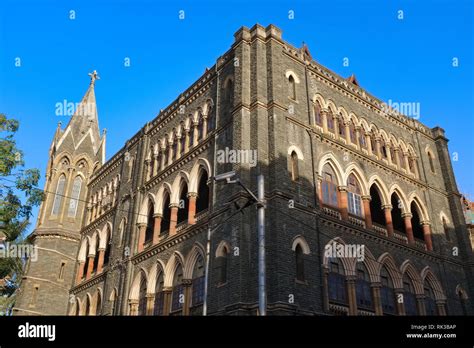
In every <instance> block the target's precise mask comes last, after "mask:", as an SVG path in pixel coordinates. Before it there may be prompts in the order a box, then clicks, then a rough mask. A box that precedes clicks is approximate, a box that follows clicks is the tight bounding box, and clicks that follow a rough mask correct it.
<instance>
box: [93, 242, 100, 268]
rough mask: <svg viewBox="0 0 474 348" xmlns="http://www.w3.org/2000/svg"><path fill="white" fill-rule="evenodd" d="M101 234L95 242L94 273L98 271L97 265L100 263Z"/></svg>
mask: <svg viewBox="0 0 474 348" xmlns="http://www.w3.org/2000/svg"><path fill="white" fill-rule="evenodd" d="M98 249H99V236H98V235H97V236H96V242H95V255H94V264H93V266H92V273H95V272H96V271H97V266H98V265H99V250H98Z"/></svg>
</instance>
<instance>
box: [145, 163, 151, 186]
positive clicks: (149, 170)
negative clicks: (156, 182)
mask: <svg viewBox="0 0 474 348" xmlns="http://www.w3.org/2000/svg"><path fill="white" fill-rule="evenodd" d="M150 163H151V160H150V159H146V160H145V171H146V181H148V180H150V179H151V176H152V173H151V166H150Z"/></svg>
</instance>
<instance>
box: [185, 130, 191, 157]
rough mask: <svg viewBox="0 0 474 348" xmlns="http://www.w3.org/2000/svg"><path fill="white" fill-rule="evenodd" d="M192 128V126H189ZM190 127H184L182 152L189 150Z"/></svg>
mask: <svg viewBox="0 0 474 348" xmlns="http://www.w3.org/2000/svg"><path fill="white" fill-rule="evenodd" d="M191 129H192V127H191ZM191 129H185V130H184V132H185V139H184V152H188V151H189V132H192V130H191Z"/></svg>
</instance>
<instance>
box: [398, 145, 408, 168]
mask: <svg viewBox="0 0 474 348" xmlns="http://www.w3.org/2000/svg"><path fill="white" fill-rule="evenodd" d="M398 164H399V165H400V168H402V169H406V166H405V159H404V158H403V150H402V149H401V148H400V149H399V150H398Z"/></svg>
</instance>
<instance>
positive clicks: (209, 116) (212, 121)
mask: <svg viewBox="0 0 474 348" xmlns="http://www.w3.org/2000/svg"><path fill="white" fill-rule="evenodd" d="M212 111H213V110H212V107H211V106H209V109H208V110H207V134H209V133H210V132H212V131H213V130H214V127H215V118H214V117H213V115H212Z"/></svg>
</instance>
